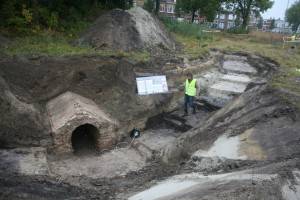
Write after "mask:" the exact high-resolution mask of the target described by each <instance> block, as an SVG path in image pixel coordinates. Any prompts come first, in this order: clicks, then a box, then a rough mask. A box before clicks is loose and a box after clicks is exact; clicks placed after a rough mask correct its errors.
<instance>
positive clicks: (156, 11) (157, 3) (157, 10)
mask: <svg viewBox="0 0 300 200" xmlns="http://www.w3.org/2000/svg"><path fill="white" fill-rule="evenodd" d="M159 8H160V0H155V14H158V13H159Z"/></svg>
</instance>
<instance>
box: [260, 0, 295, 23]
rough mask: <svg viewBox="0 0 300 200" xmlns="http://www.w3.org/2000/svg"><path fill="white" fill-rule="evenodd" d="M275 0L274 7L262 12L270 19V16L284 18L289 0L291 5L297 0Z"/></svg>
mask: <svg viewBox="0 0 300 200" xmlns="http://www.w3.org/2000/svg"><path fill="white" fill-rule="evenodd" d="M273 1H274V5H273V7H272V8H271V9H269V10H267V11H266V12H264V13H263V14H262V16H263V18H264V19H269V18H275V19H278V18H281V19H284V16H285V10H286V8H287V5H288V1H289V7H290V6H291V5H292V4H293V3H294V2H296V1H297V0H273Z"/></svg>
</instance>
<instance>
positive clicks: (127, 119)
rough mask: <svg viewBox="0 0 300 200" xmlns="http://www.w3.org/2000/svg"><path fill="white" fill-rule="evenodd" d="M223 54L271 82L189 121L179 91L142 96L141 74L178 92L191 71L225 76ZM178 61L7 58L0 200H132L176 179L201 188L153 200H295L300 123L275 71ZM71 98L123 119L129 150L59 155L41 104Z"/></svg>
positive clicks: (262, 63)
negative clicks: (138, 132) (137, 131)
mask: <svg viewBox="0 0 300 200" xmlns="http://www.w3.org/2000/svg"><path fill="white" fill-rule="evenodd" d="M224 54H230V56H231V57H232V55H231V54H234V56H243V57H246V58H247V60H248V61H249V63H250V64H251V66H252V67H254V68H255V69H256V70H257V71H258V72H259V74H262V77H263V78H265V81H257V80H260V79H255V80H256V81H252V82H251V83H249V85H248V87H247V89H246V91H245V92H243V94H241V95H236V96H235V97H234V98H233V99H232V100H230V101H229V102H228V103H227V104H226V105H225V106H224V107H222V108H218V107H216V106H213V105H212V104H210V103H208V102H207V101H205V100H203V99H199V101H197V102H198V104H197V105H198V111H197V114H196V115H189V116H183V110H182V98H179V97H181V95H182V94H181V93H180V92H174V93H170V94H166V95H153V96H149V97H138V96H137V95H136V87H135V76H138V75H139V74H142V73H149V72H152V73H153V74H159V73H165V74H167V75H168V81H169V82H168V83H169V86H170V88H171V89H174V90H175V91H179V90H180V89H181V86H180V85H179V84H178V81H180V80H181V79H182V75H183V74H184V73H185V72H186V71H192V72H193V73H195V74H197V73H198V74H201V73H203V71H207V70H211V68H216V69H217V70H220V69H221V68H222V63H224V62H223V61H224V59H225V58H226V55H224ZM227 57H228V56H227ZM243 59H244V58H243ZM173 61H174V62H172V63H171V64H170V63H167V62H165V60H164V59H161V60H160V61H157V62H156V63H154V62H150V63H133V62H131V61H128V60H126V59H123V58H114V57H111V58H101V57H100V58H99V57H80V58H78V57H69V58H60V59H58V58H13V59H12V58H2V59H1V61H0V62H1V71H0V76H1V79H0V80H1V81H0V86H1V96H0V100H1V104H0V109H1V112H2V113H6V114H5V115H2V116H1V122H0V127H1V134H0V139H1V158H0V159H1V167H0V189H1V190H0V199H128V198H131V197H132V198H133V199H134V195H138V194H139V193H140V192H142V191H144V190H147V189H151V188H152V187H153V186H154V187H155V186H156V185H157V184H160V183H163V182H164V181H168V180H169V179H171V180H172V179H173V178H174V179H175V180H180V181H182V182H183V183H184V181H186V180H189V181H190V180H191V179H192V180H196V183H195V185H194V186H193V187H189V188H186V190H185V191H187V192H185V191H184V190H181V191H176V189H177V188H176V187H173V190H174V191H172V192H171V193H170V194H168V195H165V196H161V197H158V198H157V199H175V198H176V199H186V200H187V199H297V198H298V197H299V195H298V193H299V191H300V190H298V186H299V184H300V183H298V179H297V178H298V171H299V167H300V166H299V155H300V148H299V146H300V134H299V133H300V131H299V130H300V115H299V110H298V109H297V108H295V107H294V106H292V105H290V104H289V103H288V102H286V101H284V100H283V99H282V98H281V95H284V94H285V93H284V92H283V91H278V90H274V89H272V88H271V87H269V86H268V84H267V82H268V80H269V78H271V77H272V74H273V73H274V72H275V73H276V69H277V66H276V63H274V62H272V61H270V60H269V59H266V58H262V57H258V56H254V55H248V54H241V53H224V52H218V53H216V52H212V54H211V56H210V57H208V59H207V60H199V61H197V62H191V63H189V65H185V66H186V67H185V68H183V67H182V66H181V67H179V66H180V65H183V63H182V60H181V59H179V58H178V59H175V60H173ZM248 61H247V62H248ZM162 63H163V64H162ZM207 63H208V64H207ZM29 69H30V70H29ZM220 71H221V72H222V70H220ZM222 73H226V72H222ZM255 76H259V75H255ZM176 84H178V85H177V86H176ZM65 91H72V92H75V93H78V94H80V95H82V96H84V97H87V98H89V99H92V100H93V101H94V102H95V103H96V104H97V105H98V106H99V107H101V108H102V109H103V110H104V111H105V112H106V113H107V114H109V116H111V117H112V118H114V119H117V120H118V121H119V122H120V124H121V125H120V127H121V128H120V129H119V132H118V133H119V137H120V140H119V142H124V143H123V144H122V145H121V144H120V146H119V147H117V146H116V147H114V149H110V150H108V151H105V152H93V153H92V154H88V155H83V156H76V155H60V156H57V155H55V154H53V153H52V152H51V146H52V138H51V134H50V133H49V132H50V125H49V124H48V122H47V119H48V117H47V113H45V103H46V102H47V101H48V100H50V99H52V98H53V97H56V96H57V95H59V94H61V93H63V92H65ZM294 98H297V97H294ZM137 124H141V125H140V126H141V127H143V129H142V136H141V137H140V138H138V139H136V140H135V141H133V142H132V141H131V139H130V138H129V130H130V129H131V128H132V127H134V126H136V125H137ZM220 138H221V139H222V138H223V139H224V144H226V142H228V141H227V140H229V141H231V139H233V140H234V141H237V142H238V144H235V143H230V142H229V143H228V145H229V146H225V147H224V148H225V150H226V149H231V148H232V147H233V146H234V145H237V147H236V148H234V150H233V151H234V152H229V154H220V151H219V150H218V142H217V141H218V140H219V139H220ZM32 147H37V148H38V149H37V148H32ZM212 150H213V151H212ZM223 150H224V149H221V152H222V151H223ZM103 160H105V162H102V161H103ZM107 163H109V166H108V164H107ZM33 168H36V170H32V169H33ZM99 169H100V170H99ZM191 174H192V175H193V176H195V177H193V176H191ZM178 176H179V177H178ZM216 177H217V178H216ZM224 177H225V178H224ZM237 177H238V178H237ZM204 179H205V180H204ZM203 180H204V181H203ZM203 183H205V184H206V185H205V186H204V185H203Z"/></svg>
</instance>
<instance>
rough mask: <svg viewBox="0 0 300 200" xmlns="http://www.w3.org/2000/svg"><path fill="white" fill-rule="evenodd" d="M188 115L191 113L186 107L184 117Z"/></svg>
mask: <svg viewBox="0 0 300 200" xmlns="http://www.w3.org/2000/svg"><path fill="white" fill-rule="evenodd" d="M188 115H189V113H188V111H187V110H186V109H185V110H184V114H183V117H184V116H188Z"/></svg>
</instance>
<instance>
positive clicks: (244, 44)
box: [173, 25, 300, 108]
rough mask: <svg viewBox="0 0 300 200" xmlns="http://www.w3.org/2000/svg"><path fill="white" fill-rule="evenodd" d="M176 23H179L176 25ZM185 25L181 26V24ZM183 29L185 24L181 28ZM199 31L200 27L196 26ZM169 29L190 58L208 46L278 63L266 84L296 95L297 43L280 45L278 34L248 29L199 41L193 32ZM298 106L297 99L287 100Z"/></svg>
mask: <svg viewBox="0 0 300 200" xmlns="http://www.w3.org/2000/svg"><path fill="white" fill-rule="evenodd" d="M178 26H180V25H178ZM185 26H186V25H183V27H185ZM185 28H187V27H185ZM199 30H201V28H199ZM192 32H193V33H192V34H190V35H189V34H186V33H181V32H180V31H173V33H174V35H175V38H176V39H177V41H178V42H180V43H181V44H183V47H184V48H183V54H184V56H186V57H188V58H190V59H193V58H198V57H205V56H207V54H208V52H209V50H210V49H212V48H215V49H220V50H226V51H243V52H248V53H252V54H256V55H260V56H264V57H268V58H270V59H272V60H274V61H276V62H277V63H279V65H280V69H279V72H278V73H276V75H275V76H274V77H273V78H272V80H271V83H270V85H271V86H272V87H274V88H279V89H284V90H286V91H290V92H292V93H294V94H297V95H300V85H299V81H296V80H299V79H300V46H298V47H297V48H295V49H291V48H289V47H287V48H282V35H280V34H274V33H262V32H251V33H249V34H241V35H239V34H229V33H214V36H213V37H212V39H207V38H206V39H204V40H199V38H197V36H196V35H195V34H194V33H195V30H193V31H192ZM291 103H293V104H295V105H296V106H297V107H299V108H300V102H291Z"/></svg>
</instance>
